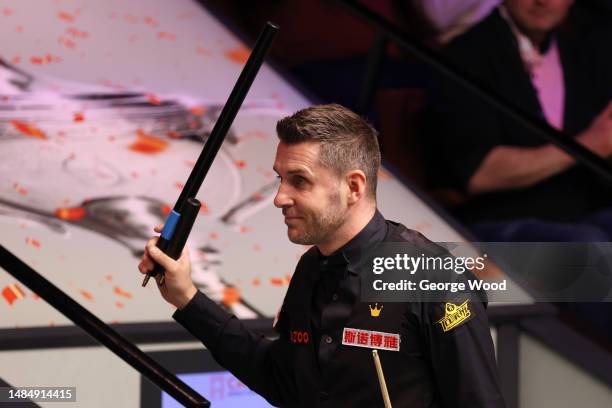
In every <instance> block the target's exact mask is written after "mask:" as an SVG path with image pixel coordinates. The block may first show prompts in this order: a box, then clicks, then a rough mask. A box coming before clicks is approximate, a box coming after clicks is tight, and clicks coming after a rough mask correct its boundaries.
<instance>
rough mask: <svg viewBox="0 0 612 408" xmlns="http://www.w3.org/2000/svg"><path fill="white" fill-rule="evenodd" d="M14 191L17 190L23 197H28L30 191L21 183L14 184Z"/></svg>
mask: <svg viewBox="0 0 612 408" xmlns="http://www.w3.org/2000/svg"><path fill="white" fill-rule="evenodd" d="M13 189H15V191H16V192H18V193H19V194H21V195H22V196H27V195H28V190H27V189H26V188H25V187H24V186H22V185H20V184H19V183H13Z"/></svg>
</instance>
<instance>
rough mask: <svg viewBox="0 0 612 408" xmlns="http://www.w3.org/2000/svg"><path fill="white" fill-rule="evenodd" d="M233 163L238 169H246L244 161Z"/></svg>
mask: <svg viewBox="0 0 612 408" xmlns="http://www.w3.org/2000/svg"><path fill="white" fill-rule="evenodd" d="M234 163H235V164H236V167H238V168H239V169H244V168H245V167H246V162H245V161H244V160H236V161H235V162H234Z"/></svg>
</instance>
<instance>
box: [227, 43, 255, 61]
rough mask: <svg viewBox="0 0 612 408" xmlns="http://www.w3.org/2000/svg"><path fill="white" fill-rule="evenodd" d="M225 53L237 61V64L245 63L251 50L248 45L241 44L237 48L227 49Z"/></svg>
mask: <svg viewBox="0 0 612 408" xmlns="http://www.w3.org/2000/svg"><path fill="white" fill-rule="evenodd" d="M224 55H225V57H226V58H227V59H229V60H230V61H232V62H235V63H237V64H244V63H246V62H247V60H248V59H249V55H251V50H250V49H249V48H247V47H244V46H240V47H237V48H232V49H230V50H226V51H225V53H224Z"/></svg>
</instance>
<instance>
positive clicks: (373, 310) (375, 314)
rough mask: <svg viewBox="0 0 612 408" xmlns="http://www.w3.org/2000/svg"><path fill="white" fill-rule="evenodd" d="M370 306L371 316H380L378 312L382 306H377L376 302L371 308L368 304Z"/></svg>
mask: <svg viewBox="0 0 612 408" xmlns="http://www.w3.org/2000/svg"><path fill="white" fill-rule="evenodd" d="M368 306H369V307H370V316H372V317H378V316H380V312H381V311H382V309H383V307H384V306H381V307H380V308H379V307H378V303H375V304H374V307H373V308H372V305H368Z"/></svg>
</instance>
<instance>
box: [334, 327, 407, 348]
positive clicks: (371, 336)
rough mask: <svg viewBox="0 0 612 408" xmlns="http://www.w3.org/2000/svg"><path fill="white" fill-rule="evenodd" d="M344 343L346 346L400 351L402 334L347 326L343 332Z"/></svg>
mask: <svg viewBox="0 0 612 408" xmlns="http://www.w3.org/2000/svg"><path fill="white" fill-rule="evenodd" d="M342 344H344V345H345V346H355V347H365V348H372V349H379V350H390V351H399V349H400V336H399V334H395V333H384V332H376V331H370V330H360V329H352V328H349V327H345V328H344V331H343V332H342Z"/></svg>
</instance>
